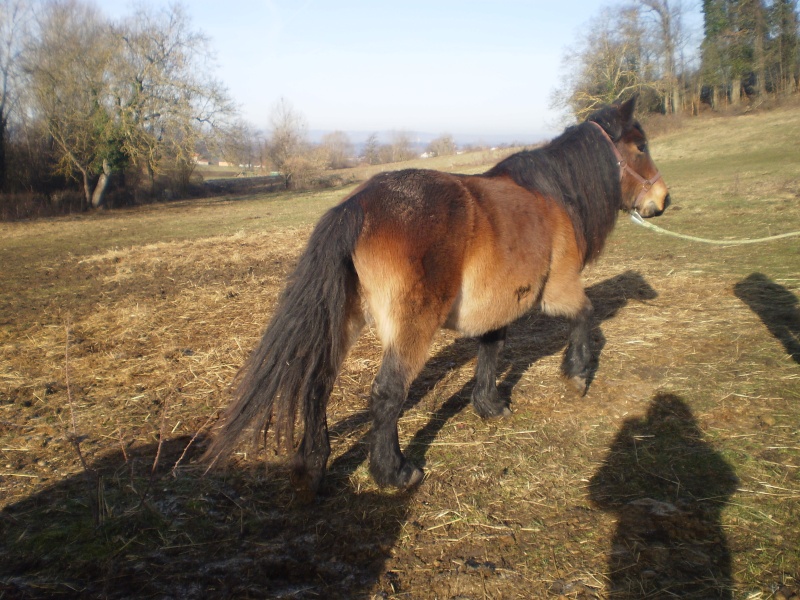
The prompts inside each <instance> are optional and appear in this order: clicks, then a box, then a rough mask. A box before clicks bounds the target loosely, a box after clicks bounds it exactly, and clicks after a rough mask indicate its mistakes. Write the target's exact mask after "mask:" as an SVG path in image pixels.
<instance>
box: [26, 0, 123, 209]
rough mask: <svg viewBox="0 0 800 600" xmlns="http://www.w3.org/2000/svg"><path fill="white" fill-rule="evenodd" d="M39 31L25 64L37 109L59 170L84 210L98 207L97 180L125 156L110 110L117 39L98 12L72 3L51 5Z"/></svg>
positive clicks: (100, 197) (99, 196)
mask: <svg viewBox="0 0 800 600" xmlns="http://www.w3.org/2000/svg"><path fill="white" fill-rule="evenodd" d="M38 27H39V36H38V42H37V43H36V45H35V47H34V48H33V49H32V52H31V53H30V54H29V56H28V57H27V62H26V70H27V71H28V73H29V74H30V81H31V93H32V95H33V98H34V101H35V103H36V108H37V109H38V110H39V111H40V116H41V118H42V120H43V122H44V123H45V124H46V127H47V132H48V134H49V135H50V136H51V137H52V139H53V142H54V144H55V146H56V148H57V150H58V154H59V156H58V170H59V171H60V172H62V173H64V174H65V175H67V176H71V177H76V178H77V179H78V180H79V181H80V183H81V184H82V187H83V193H84V202H85V205H86V206H89V205H94V206H99V205H100V203H101V202H102V193H103V191H104V189H103V188H102V187H99V188H98V187H96V184H97V183H98V182H99V181H100V179H98V178H99V177H100V175H101V173H102V174H103V175H107V174H108V173H110V170H111V168H112V166H113V165H112V162H115V161H116V160H120V157H121V154H120V152H119V131H118V129H117V128H116V127H115V124H114V122H113V119H111V118H110V116H109V113H108V111H107V106H108V102H107V101H108V99H109V91H110V90H109V87H108V86H109V81H108V78H107V77H106V75H107V73H108V72H109V71H110V69H111V64H112V57H113V52H114V45H113V40H112V38H111V36H110V35H109V30H108V28H107V27H106V26H105V23H104V22H103V20H102V19H101V17H100V15H99V13H98V12H97V10H96V9H95V8H93V7H92V6H90V5H88V4H81V3H79V2H77V1H74V0H67V1H64V2H59V3H53V4H51V5H49V6H48V10H46V11H45V12H44V13H43V14H42V15H41V16H40V19H39V23H38ZM105 181H107V178H106V179H102V184H101V185H104V183H105Z"/></svg>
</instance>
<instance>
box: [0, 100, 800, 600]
mask: <svg viewBox="0 0 800 600" xmlns="http://www.w3.org/2000/svg"><path fill="white" fill-rule="evenodd" d="M797 139H800V111H798V110H796V109H794V110H786V109H783V110H776V111H773V112H769V113H762V114H750V115H745V116H740V117H732V118H724V119H723V118H710V117H709V118H705V117H704V118H701V119H693V120H687V121H686V122H685V123H684V124H683V126H682V127H680V128H678V129H673V130H671V131H669V132H668V133H664V134H662V135H660V136H659V137H657V138H656V139H654V140H652V143H651V148H652V152H653V155H654V158H655V159H656V161H657V164H658V165H659V167H660V169H661V171H662V173H663V175H664V177H665V179H666V181H667V183H668V184H669V185H670V187H671V192H672V198H673V207H671V208H670V209H669V211H668V212H667V213H666V214H665V215H664V216H662V217H661V218H659V219H658V222H657V224H658V225H660V226H662V227H665V228H667V229H671V230H674V231H680V232H682V233H686V234H691V235H696V236H702V237H708V238H715V239H730V240H733V239H738V238H747V237H762V236H765V235H771V234H778V233H784V232H789V231H796V230H800V206H799V203H800V160H798V151H797V142H796V141H797ZM496 158H497V157H490V156H488V155H487V156H486V157H481V158H479V159H475V158H473V159H472V162H469V161H467V160H466V159H464V160H465V162H463V163H460V164H449V163H448V164H444V163H443V164H438V163H430V162H427V163H425V165H434V166H436V167H437V168H443V169H454V170H462V171H464V172H467V171H469V172H475V171H478V170H480V169H481V168H482V165H478V164H476V163H478V162H484V161H489V160H495V159H496ZM350 189H352V188H351V187H348V188H343V189H338V190H332V191H324V192H308V193H299V194H298V193H285V194H274V195H267V196H256V197H228V198H214V199H209V200H203V201H199V202H177V203H171V204H164V205H158V206H149V207H143V208H139V209H135V210H121V211H114V212H107V213H96V214H91V215H87V216H79V217H70V218H60V219H52V220H43V221H38V222H31V223H13V224H0V264H2V268H0V506H2V507H3V510H2V512H0V598H5V597H7V598H52V597H76V598H77V597H103V598H105V597H108V598H129V597H156V598H209V597H231V598H250V597H252V598H263V597H276V598H277V597H286V598H290V597H291V598H362V597H363V598H424V599H427V598H430V599H432V598H441V599H445V598H448V599H449V598H474V599H481V598H546V597H553V598H584V599H588V598H615V599H619V598H624V599H633V598H672V597H675V596H679V597H686V598H697V599H700V598H723V599H737V600H738V599H742V600H744V599H747V600H757V599H763V600H769V599H773V598H774V599H775V600H779V599H783V600H787V599H789V598H796V595H797V594H798V593H800V425H799V424H800V300H799V299H798V296H800V237H795V238H791V239H786V240H782V241H778V242H771V243H767V244H759V245H750V246H722V247H720V246H709V245H702V244H698V243H692V242H687V241H682V240H678V239H675V238H671V237H666V236H660V235H658V234H654V233H652V232H650V231H646V230H644V229H642V228H638V227H636V226H634V225H632V224H630V223H629V222H627V219H625V218H621V219H620V223H619V224H618V227H617V230H616V231H615V233H614V234H613V236H612V238H611V239H610V241H609V243H608V245H607V248H606V253H605V256H604V257H603V258H601V260H600V261H599V263H598V264H597V265H595V266H593V267H591V268H590V269H589V270H588V271H587V272H586V283H587V288H588V292H589V295H590V297H591V299H592V302H593V303H594V305H595V308H596V312H597V319H596V326H595V329H594V331H593V339H594V342H595V347H596V350H597V352H598V353H599V359H598V360H599V367H598V371H597V375H596V377H595V379H594V381H593V383H592V387H591V388H590V390H589V393H588V395H587V396H586V397H584V398H576V397H574V396H573V395H572V394H571V393H570V392H569V390H568V388H567V386H565V384H564V382H563V381H562V380H561V379H560V378H559V375H558V367H559V363H560V359H561V352H562V351H563V348H564V346H565V342H566V324H565V323H564V322H562V321H560V320H556V319H547V318H545V317H542V316H541V315H538V314H531V315H529V316H527V317H525V318H523V319H521V320H520V321H518V322H517V323H515V324H514V325H513V326H512V328H511V329H510V334H509V341H508V344H507V347H506V350H505V352H504V356H503V358H502V360H501V373H500V376H499V384H500V388H501V391H502V393H504V394H506V395H507V396H508V397H510V398H511V406H512V409H513V415H512V416H511V417H510V418H508V419H504V420H500V421H482V420H481V419H479V418H478V417H477V416H476V415H475V414H474V412H473V411H472V409H471V408H470V407H469V397H470V393H471V389H472V387H471V386H472V383H471V380H472V373H473V370H474V366H475V352H476V344H475V342H474V341H473V340H468V339H457V338H455V337H454V336H452V335H451V334H448V333H442V334H441V335H440V336H439V337H438V338H437V339H436V340H435V343H434V347H433V348H432V349H431V359H430V361H429V363H428V365H427V366H426V368H425V370H424V371H423V373H422V374H421V375H420V377H419V378H418V380H417V381H416V382H415V383H414V385H413V387H412V390H411V393H410V397H409V401H408V403H407V405H406V410H405V414H404V416H403V418H402V419H401V422H400V429H401V444H402V445H403V447H404V448H405V449H406V451H407V453H408V454H409V455H410V456H411V457H412V458H413V459H414V460H415V461H416V462H417V464H420V465H422V466H424V468H425V472H426V479H425V480H424V481H423V483H422V484H421V485H420V486H419V487H418V488H417V489H416V490H414V491H413V492H410V493H395V492H391V491H386V490H380V489H378V488H377V487H376V486H375V485H374V484H373V483H372V481H371V479H370V477H369V475H368V472H367V469H366V465H365V459H366V455H365V445H364V439H365V436H366V434H367V432H368V421H367V416H366V412H365V409H366V407H367V399H368V395H369V388H370V384H371V381H372V378H373V377H374V375H375V373H376V370H377V366H378V364H379V361H380V351H379V347H378V345H377V342H376V341H375V338H374V336H372V335H371V333H370V332H366V334H365V335H364V336H363V337H362V339H361V340H360V341H359V343H358V344H357V345H356V347H355V348H354V349H353V351H352V353H351V355H350V357H349V358H348V360H347V362H346V364H345V367H344V369H343V372H342V374H341V375H340V379H339V383H338V384H337V387H336V390H335V392H334V395H333V397H332V400H331V406H330V410H329V423H330V428H331V437H332V445H333V455H332V457H331V462H330V474H329V478H328V479H327V480H326V483H325V487H324V489H323V493H322V495H321V496H320V498H319V499H318V500H317V501H316V502H315V503H313V504H311V505H307V504H303V503H301V502H299V501H298V499H297V498H296V497H295V496H294V494H293V492H292V490H291V488H290V486H289V485H288V480H287V473H286V470H285V468H284V466H283V462H282V460H281V458H280V457H276V456H275V450H274V447H273V446H272V444H271V443H268V445H267V448H266V449H264V448H261V449H258V448H254V447H251V446H247V445H243V446H242V449H241V453H240V454H239V455H238V465H237V466H236V468H234V469H231V470H230V471H229V472H227V473H212V474H209V475H206V476H203V475H202V472H200V471H198V470H197V468H196V467H194V465H193V463H192V460H193V458H194V456H195V455H196V452H197V450H198V448H201V447H202V445H203V443H204V439H203V431H205V428H206V427H207V425H208V424H209V423H210V422H212V421H213V419H214V417H215V415H216V413H217V410H218V409H219V408H221V407H224V406H225V405H226V404H227V402H228V399H229V389H228V388H229V385H230V383H231V381H232V379H233V377H234V376H235V374H236V371H237V369H238V367H239V366H240V365H241V364H242V362H243V361H244V359H245V357H246V356H247V354H248V352H249V350H250V348H252V347H253V345H254V344H255V343H256V341H257V339H258V338H259V336H260V333H261V330H262V328H263V327H264V325H265V324H266V322H267V320H268V318H269V315H270V314H271V311H272V309H273V307H274V303H275V300H276V298H277V295H278V294H279V293H280V291H281V289H282V285H283V281H284V278H285V276H286V275H287V273H288V272H289V271H290V270H291V267H292V265H293V264H294V262H295V260H296V258H297V256H298V254H299V252H300V251H301V249H302V247H303V244H304V242H305V240H306V238H307V236H308V233H309V231H310V228H311V226H312V224H313V223H314V222H315V220H316V219H317V218H318V217H319V215H320V214H321V213H322V212H323V211H324V210H325V209H326V208H327V207H329V206H331V205H333V204H334V203H336V202H337V201H338V200H340V199H341V198H343V197H344V196H345V195H346V194H347V193H348V192H349V191H350ZM198 432H200V434H199V435H197V437H196V438H195V437H193V436H195V435H196V434H198Z"/></svg>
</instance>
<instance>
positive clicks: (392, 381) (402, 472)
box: [369, 351, 422, 489]
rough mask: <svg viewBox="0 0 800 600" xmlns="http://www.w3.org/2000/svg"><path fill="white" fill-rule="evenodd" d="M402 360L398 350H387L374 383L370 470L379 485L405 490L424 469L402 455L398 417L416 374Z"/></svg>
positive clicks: (371, 408)
mask: <svg viewBox="0 0 800 600" xmlns="http://www.w3.org/2000/svg"><path fill="white" fill-rule="evenodd" d="M403 362H404V361H403V360H402V359H401V358H400V357H399V355H398V354H397V353H395V352H393V351H389V352H387V353H386V354H385V355H384V358H383V363H382V364H381V368H380V371H378V375H377V377H375V381H374V382H373V384H372V397H371V405H370V410H371V413H372V433H371V439H370V452H369V470H370V473H371V474H372V477H373V478H374V479H375V481H376V482H377V483H378V485H382V486H394V487H397V488H402V489H405V488H410V487H412V486H414V485H416V484H417V483H419V481H420V480H421V479H422V471H421V470H420V469H419V468H417V467H416V466H415V465H414V464H412V463H411V462H409V461H408V460H407V459H406V457H405V456H403V453H402V452H401V451H400V440H399V438H398V435H397V420H398V419H399V418H400V413H401V412H402V410H403V403H404V402H405V399H406V393H407V392H408V387H409V386H408V382H409V379H411V378H412V377H413V376H411V377H410V376H409V372H408V366H407V365H404V364H403ZM414 374H416V373H414Z"/></svg>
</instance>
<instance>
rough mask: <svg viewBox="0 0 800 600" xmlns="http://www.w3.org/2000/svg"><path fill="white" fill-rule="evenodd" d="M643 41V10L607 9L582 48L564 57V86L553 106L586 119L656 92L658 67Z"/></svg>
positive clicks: (556, 94) (571, 51)
mask: <svg viewBox="0 0 800 600" xmlns="http://www.w3.org/2000/svg"><path fill="white" fill-rule="evenodd" d="M644 38H645V31H644V28H643V26H642V23H641V20H640V18H639V10H638V7H636V6H634V7H627V8H615V9H614V10H611V9H606V10H604V11H603V13H602V15H601V17H600V18H599V19H597V20H596V22H595V23H594V25H593V27H592V28H591V30H590V32H589V34H588V35H587V36H586V38H585V39H584V40H582V43H581V45H580V46H579V47H577V48H572V49H570V50H568V51H567V53H566V54H565V56H564V59H563V61H562V62H563V65H564V69H563V71H564V73H565V76H564V82H565V83H564V86H563V87H562V88H561V89H558V90H556V92H555V93H554V94H553V98H552V104H553V106H555V107H560V108H563V109H567V110H568V112H569V113H570V114H571V115H572V116H574V117H575V118H577V119H578V120H582V119H583V118H584V117H586V115H588V114H589V113H591V112H592V111H594V110H596V109H597V108H598V107H600V106H601V105H604V104H609V103H611V102H614V101H615V100H617V99H619V98H620V97H623V96H626V95H630V94H631V93H633V92H636V91H638V92H642V91H643V90H647V89H655V87H656V86H655V84H654V74H653V70H654V62H653V60H652V56H651V52H650V50H649V48H648V47H647V46H646V45H645V43H644V41H643V40H644Z"/></svg>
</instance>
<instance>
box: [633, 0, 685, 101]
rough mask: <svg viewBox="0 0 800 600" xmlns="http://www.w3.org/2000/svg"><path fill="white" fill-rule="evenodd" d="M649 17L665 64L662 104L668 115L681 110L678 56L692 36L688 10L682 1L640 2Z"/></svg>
mask: <svg viewBox="0 0 800 600" xmlns="http://www.w3.org/2000/svg"><path fill="white" fill-rule="evenodd" d="M639 3H640V4H641V6H642V7H643V8H644V11H645V18H649V19H650V23H649V25H650V29H651V30H652V32H653V39H655V40H656V41H657V44H656V47H655V48H656V50H655V51H656V54H657V55H658V56H659V57H660V63H661V73H660V80H661V87H662V89H661V94H662V98H663V100H662V105H663V109H664V112H665V113H666V114H674V113H677V112H679V111H680V109H681V106H682V94H681V92H682V86H681V84H680V81H679V79H678V57H679V54H680V53H681V52H682V50H683V47H684V46H685V44H686V42H687V39H688V36H687V33H686V30H685V28H684V14H685V8H684V4H683V1H682V0H639Z"/></svg>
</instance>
